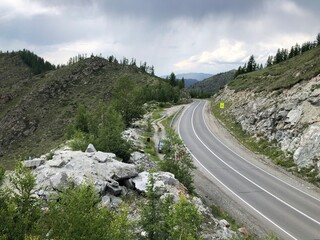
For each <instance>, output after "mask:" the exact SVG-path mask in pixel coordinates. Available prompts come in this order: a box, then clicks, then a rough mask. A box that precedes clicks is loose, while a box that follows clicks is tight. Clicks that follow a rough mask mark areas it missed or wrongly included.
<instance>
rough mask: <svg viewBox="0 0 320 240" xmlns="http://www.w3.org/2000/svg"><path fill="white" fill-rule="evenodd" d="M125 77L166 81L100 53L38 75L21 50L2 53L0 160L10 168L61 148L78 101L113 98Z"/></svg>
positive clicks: (87, 102) (142, 82) (88, 103)
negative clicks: (22, 55) (30, 158)
mask: <svg viewBox="0 0 320 240" xmlns="http://www.w3.org/2000/svg"><path fill="white" fill-rule="evenodd" d="M123 76H129V77H130V79H132V80H133V81H134V82H136V83H137V84H138V85H139V86H148V85H149V86H150V85H152V84H154V83H157V82H160V81H161V82H163V81H162V80H161V79H160V78H158V77H156V76H151V75H150V74H147V73H146V72H145V71H142V70H141V69H140V68H138V67H136V66H131V65H123V64H118V63H115V62H109V61H108V60H106V59H104V58H100V57H91V58H87V59H83V60H81V61H79V62H77V63H74V64H71V65H68V66H64V67H62V68H59V69H55V70H50V71H47V72H42V73H40V74H35V73H34V71H33V69H32V68H31V67H30V66H28V65H27V64H26V63H25V61H24V59H23V58H22V57H21V55H20V54H19V52H13V53H1V54H0V162H1V163H2V164H3V165H5V166H6V167H12V162H13V161H14V160H16V159H17V158H19V155H20V156H21V157H23V158H25V157H28V156H32V157H34V156H38V155H40V154H42V153H45V152H48V151H49V150H51V149H52V148H54V147H57V146H58V145H59V144H60V143H62V142H63V141H64V140H65V139H64V133H65V130H66V127H67V125H69V124H70V122H72V121H73V119H74V116H75V112H76V110H77V108H78V105H79V104H84V105H85V106H87V108H88V109H94V108H95V107H96V106H97V104H98V103H99V102H101V101H109V100H110V99H111V98H112V90H113V87H114V84H115V83H116V82H117V80H118V79H119V78H121V77H123ZM165 84H167V83H165ZM168 85H169V84H168Z"/></svg>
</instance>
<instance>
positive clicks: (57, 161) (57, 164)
mask: <svg viewBox="0 0 320 240" xmlns="http://www.w3.org/2000/svg"><path fill="white" fill-rule="evenodd" d="M47 164H48V165H49V166H50V167H57V168H61V167H63V166H64V165H66V161H64V160H62V159H54V160H49V161H47Z"/></svg>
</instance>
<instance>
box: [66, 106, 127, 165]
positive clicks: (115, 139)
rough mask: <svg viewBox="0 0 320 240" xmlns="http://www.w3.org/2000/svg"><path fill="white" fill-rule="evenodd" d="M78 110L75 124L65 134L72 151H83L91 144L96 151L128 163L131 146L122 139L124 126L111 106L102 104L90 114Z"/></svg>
mask: <svg viewBox="0 0 320 240" xmlns="http://www.w3.org/2000/svg"><path fill="white" fill-rule="evenodd" d="M79 108H80V110H78V113H77V116H76V121H75V124H72V125H70V126H69V127H68V129H67V133H66V135H68V136H70V137H71V138H72V139H73V140H72V141H71V143H70V146H71V147H72V149H73V150H81V151H85V150H86V148H87V146H88V144H89V143H92V144H93V145H94V146H95V148H96V149H97V150H99V151H105V152H113V153H115V154H116V155H117V156H118V157H120V158H122V159H123V160H124V161H125V162H126V161H128V160H129V158H130V152H131V148H132V146H131V143H130V142H127V141H125V140H124V139H123V138H122V131H123V130H124V127H125V125H124V122H123V120H122V117H121V115H120V113H119V112H117V111H116V110H115V109H114V107H113V106H107V105H105V104H102V103H101V104H99V106H98V107H97V109H96V110H95V111H93V112H90V113H88V112H87V111H86V109H85V108H84V109H83V106H80V107H79ZM79 115H80V116H79Z"/></svg>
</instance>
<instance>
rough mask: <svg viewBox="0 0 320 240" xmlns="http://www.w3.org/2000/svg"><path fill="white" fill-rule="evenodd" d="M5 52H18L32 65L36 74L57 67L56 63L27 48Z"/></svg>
mask: <svg viewBox="0 0 320 240" xmlns="http://www.w3.org/2000/svg"><path fill="white" fill-rule="evenodd" d="M0 53H2V51H0ZM5 54H18V55H19V56H20V57H21V59H22V61H23V62H24V63H25V64H26V65H27V66H29V67H30V69H31V71H32V73H33V74H35V75H37V74H40V73H44V72H47V71H50V70H54V69H56V66H55V65H54V64H51V63H50V62H48V61H45V60H44V59H43V58H42V57H39V56H37V55H36V54H35V53H33V52H31V51H29V50H26V49H23V50H20V51H17V52H15V51H12V52H9V51H7V52H6V53H5Z"/></svg>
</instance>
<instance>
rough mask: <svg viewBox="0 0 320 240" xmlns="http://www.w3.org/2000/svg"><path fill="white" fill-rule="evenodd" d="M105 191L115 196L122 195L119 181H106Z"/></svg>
mask: <svg viewBox="0 0 320 240" xmlns="http://www.w3.org/2000/svg"><path fill="white" fill-rule="evenodd" d="M105 191H106V192H108V193H110V194H111V195H113V196H119V195H121V192H122V189H121V187H120V185H119V183H118V182H117V181H115V180H113V179H111V178H109V179H106V187H105Z"/></svg>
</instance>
